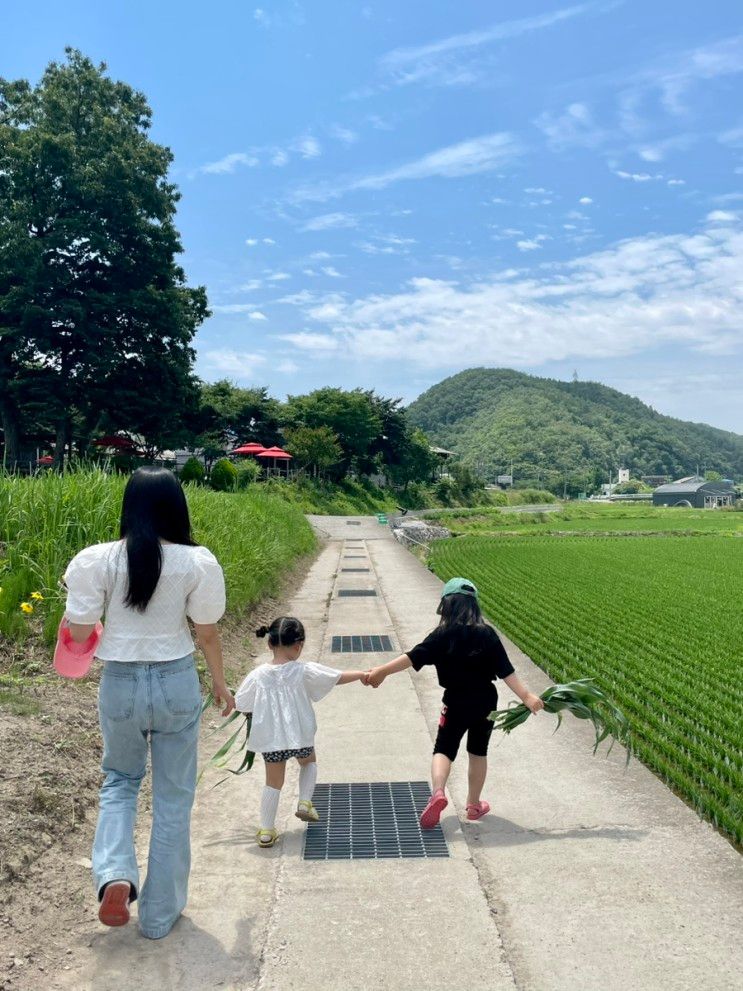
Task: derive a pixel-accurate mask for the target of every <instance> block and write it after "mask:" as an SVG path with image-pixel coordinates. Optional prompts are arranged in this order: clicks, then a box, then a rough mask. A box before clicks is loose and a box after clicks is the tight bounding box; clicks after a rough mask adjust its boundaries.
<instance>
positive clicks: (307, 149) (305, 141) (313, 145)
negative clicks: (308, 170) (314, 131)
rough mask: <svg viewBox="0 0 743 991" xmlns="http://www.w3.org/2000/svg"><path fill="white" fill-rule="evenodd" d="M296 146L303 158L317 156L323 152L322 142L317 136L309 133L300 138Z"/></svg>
mask: <svg viewBox="0 0 743 991" xmlns="http://www.w3.org/2000/svg"><path fill="white" fill-rule="evenodd" d="M296 147H297V151H298V152H299V154H300V155H301V156H302V158H317V157H318V156H319V155H321V154H322V148H321V147H320V142H319V141H318V140H317V138H313V137H312V136H311V135H307V136H306V137H304V138H299V140H298V141H297V143H296Z"/></svg>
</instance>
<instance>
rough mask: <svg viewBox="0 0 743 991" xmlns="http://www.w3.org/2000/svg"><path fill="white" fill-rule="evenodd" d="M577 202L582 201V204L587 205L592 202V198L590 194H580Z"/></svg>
mask: <svg viewBox="0 0 743 991" xmlns="http://www.w3.org/2000/svg"><path fill="white" fill-rule="evenodd" d="M578 202H579V203H582V204H583V205H584V206H588V205H589V203H593V200H592V199H591V197H590V196H581V198H580V199H579V200H578Z"/></svg>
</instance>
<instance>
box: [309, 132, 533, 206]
mask: <svg viewBox="0 0 743 991" xmlns="http://www.w3.org/2000/svg"><path fill="white" fill-rule="evenodd" d="M521 152H522V147H521V145H520V143H519V142H518V140H517V138H516V137H515V136H514V135H512V134H509V133H508V132H507V131H503V132H499V133H496V134H486V135H483V136H482V137H479V138H471V139H470V140H468V141H461V142H459V144H455V145H448V146H447V147H445V148H439V149H438V150H437V151H432V152H430V154H428V155H424V156H423V157H422V158H417V159H415V160H414V161H412V162H406V163H405V164H403V165H399V166H397V167H396V168H392V169H387V170H386V171H384V172H376V173H371V174H369V175H365V176H358V177H357V178H351V179H347V180H345V181H344V180H338V181H336V182H334V183H325V184H323V185H317V186H308V187H305V188H303V189H298V190H297V191H296V192H295V194H294V199H295V200H297V201H302V200H316V201H320V202H321V201H323V200H329V199H333V198H335V197H337V196H342V195H343V194H344V193H348V192H354V191H356V190H359V189H385V188H386V187H387V186H391V185H392V184H393V183H396V182H402V181H404V180H413V179H431V178H445V179H453V178H459V177H461V176H468V175H477V174H479V173H482V172H492V171H493V170H494V169H497V168H501V167H502V166H504V165H506V164H508V163H509V162H511V161H513V160H514V159H515V158H516V157H517V156H518V155H520V154H521Z"/></svg>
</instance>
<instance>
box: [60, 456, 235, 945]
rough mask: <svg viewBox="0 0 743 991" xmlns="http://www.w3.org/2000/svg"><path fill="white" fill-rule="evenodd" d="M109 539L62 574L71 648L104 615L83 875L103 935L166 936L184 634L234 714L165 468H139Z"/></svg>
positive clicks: (179, 803)
mask: <svg viewBox="0 0 743 991" xmlns="http://www.w3.org/2000/svg"><path fill="white" fill-rule="evenodd" d="M120 538H121V539H120V540H118V541H114V542H112V543H106V544H95V545H93V546H91V547H87V548H85V550H83V551H81V552H80V553H79V554H78V555H77V556H76V557H75V558H74V559H73V560H72V562H71V563H70V565H69V567H68V568H67V571H66V573H65V583H66V586H67V606H66V609H65V617H66V621H67V622H68V623H69V630H70V634H71V635H72V638H73V640H75V641H76V642H77V643H83V642H84V641H85V640H86V639H87V638H88V637H89V636H90V635H91V633H92V632H93V631H94V630H95V624H96V623H97V622H98V621H99V620H100V619H101V617H102V616H103V614H104V613H105V618H106V624H105V630H104V632H103V635H102V637H101V641H100V643H99V644H98V647H97V648H96V657H97V658H98V659H99V660H101V661H102V662H103V673H102V677H101V685H100V691H99V696H98V709H99V717H100V725H101V731H102V733H103V763H102V767H103V772H104V774H105V779H104V782H103V786H102V787H101V793H100V806H99V814H98V826H97V828H96V834H95V841H94V845H93V875H94V880H95V886H96V891H97V893H98V899H99V902H100V908H99V913H98V917H99V919H100V920H101V922H103V923H104V924H105V925H109V926H120V925H124V924H125V923H126V922H128V921H129V903H130V902H132V901H134V900H135V899H138V900H139V927H140V930H141V932H142V934H143V935H144V936H146V937H148V938H150V939H160V938H161V937H163V936H166V935H167V934H168V933H169V932H170V930H171V928H172V926H173V924H174V922H175V921H176V920H177V919H178V917H179V915H180V914H181V912H182V911H183V909H184V907H185V905H186V899H187V890H188V875H189V871H190V865H191V849H190V819H191V807H192V805H193V799H194V792H195V789H196V749H197V741H198V733H199V717H200V711H201V694H200V690H199V679H198V675H197V673H196V667H195V664H194V658H193V650H194V644H193V640H192V639H191V634H190V632H189V628H188V622H187V618H190V619H191V621H192V622H193V624H194V629H195V633H196V638H197V640H198V642H199V645H200V646H201V648H202V650H203V652H204V657H205V659H206V663H207V666H208V668H209V671H210V673H211V676H212V690H213V694H214V697H215V699H216V700H217V703H218V704H220V705H222V706H223V711H222V715H225V716H226V715H228V714H229V713H230V712H231V711H232V709H233V708H234V704H235V702H234V699H233V697H232V694H231V693H230V691H229V689H228V688H227V686H226V684H225V681H224V673H223V664H222V648H221V643H220V639H219V632H218V630H217V626H216V624H217V622H218V620H219V619H220V618H221V617H222V614H223V613H224V608H225V589H224V576H223V574H222V569H221V568H220V566H219V564H218V563H217V560H216V558H215V557H214V555H213V554H212V553H211V552H210V551H208V550H207V549H206V548H205V547H200V546H199V545H197V544H195V543H194V541H193V540H192V538H191V524H190V520H189V515H188V506H187V504H186V498H185V495H184V493H183V489H182V488H181V486H180V483H179V482H178V480H177V478H176V477H175V476H174V475H173V474H172V472H170V471H168V470H167V469H165V468H139V469H137V471H135V472H134V474H133V475H132V476H131V478H130V479H129V482H128V484H127V486H126V489H125V490H124V499H123V504H122V509H121V527H120ZM148 750H149V752H150V755H151V761H152V833H151V836H150V851H149V861H148V867H147V877H146V880H145V883H144V884H143V886H142V888H141V889H140V886H139V872H138V869H137V858H136V854H135V850H134V828H135V823H136V815H137V795H138V792H139V787H140V785H141V783H142V779H143V777H144V775H145V771H146V768H147V755H148Z"/></svg>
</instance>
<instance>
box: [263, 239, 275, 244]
mask: <svg viewBox="0 0 743 991" xmlns="http://www.w3.org/2000/svg"><path fill="white" fill-rule="evenodd" d="M263 243H264V244H276V242H275V241H274V239H273V238H272V237H264V238H263Z"/></svg>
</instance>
